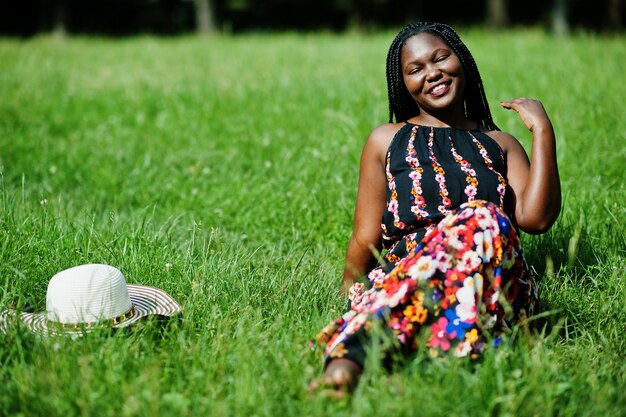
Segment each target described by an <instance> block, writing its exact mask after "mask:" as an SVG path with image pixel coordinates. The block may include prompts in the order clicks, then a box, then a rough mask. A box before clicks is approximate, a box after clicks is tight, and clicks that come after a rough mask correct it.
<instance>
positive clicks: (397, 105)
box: [387, 22, 500, 130]
mask: <svg viewBox="0 0 626 417" xmlns="http://www.w3.org/2000/svg"><path fill="white" fill-rule="evenodd" d="M423 32H427V33H431V34H433V35H436V36H438V37H440V38H441V39H443V40H444V41H445V42H446V43H447V44H448V45H449V46H450V48H452V50H453V51H454V53H455V54H456V55H457V56H458V57H459V60H460V61H461V66H462V68H463V73H464V74H465V90H464V91H463V103H464V105H465V115H466V116H467V117H468V118H469V119H471V120H474V121H476V122H479V123H480V124H481V125H482V126H483V127H484V128H485V129H489V130H500V129H499V128H498V126H496V124H495V123H494V121H493V119H492V117H491V112H490V111H489V104H488V103H487V98H486V97H485V90H484V88H483V81H482V79H481V78H480V73H479V72H478V67H477V66H476V61H474V57H473V56H472V54H471V53H470V51H469V49H467V46H465V44H464V43H463V41H461V38H459V35H458V34H457V33H456V32H455V31H454V29H452V28H451V27H450V26H448V25H445V24H443V23H431V22H421V23H411V24H409V25H407V26H406V27H404V29H402V30H401V31H400V32H399V33H398V34H397V35H396V38H395V39H394V40H393V42H392V43H391V46H390V47H389V53H388V54H387V94H388V99H389V123H393V118H394V116H395V119H396V121H397V122H404V121H406V120H408V119H410V118H411V117H413V116H416V115H418V114H419V112H420V110H419V107H418V106H417V104H416V103H415V100H414V99H413V97H411V95H410V94H409V91H408V90H407V89H406V86H405V85H404V80H403V78H402V67H401V62H400V60H401V52H402V47H403V46H404V44H405V43H406V41H407V39H409V38H410V37H412V36H414V35H417V34H418V33H423Z"/></svg>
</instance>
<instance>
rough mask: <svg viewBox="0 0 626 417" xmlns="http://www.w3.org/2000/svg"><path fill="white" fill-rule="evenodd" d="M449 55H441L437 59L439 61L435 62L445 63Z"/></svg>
mask: <svg viewBox="0 0 626 417" xmlns="http://www.w3.org/2000/svg"><path fill="white" fill-rule="evenodd" d="M448 56H449V55H441V56H440V57H437V59H436V60H435V61H436V62H441V61H444V60H445V59H446V58H448Z"/></svg>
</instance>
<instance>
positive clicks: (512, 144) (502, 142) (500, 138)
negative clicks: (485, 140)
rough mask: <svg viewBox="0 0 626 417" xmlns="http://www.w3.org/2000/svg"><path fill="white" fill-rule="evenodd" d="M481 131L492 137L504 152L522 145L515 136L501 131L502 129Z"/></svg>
mask: <svg viewBox="0 0 626 417" xmlns="http://www.w3.org/2000/svg"><path fill="white" fill-rule="evenodd" d="M481 132H482V133H484V134H485V135H486V136H488V137H489V138H491V139H493V141H494V142H496V143H497V144H498V145H499V146H500V148H502V150H503V151H504V153H508V152H509V151H511V150H512V149H518V148H519V147H521V146H522V145H521V144H520V143H519V141H518V140H517V139H516V138H515V136H513V135H511V134H509V133H507V132H503V131H502V130H481Z"/></svg>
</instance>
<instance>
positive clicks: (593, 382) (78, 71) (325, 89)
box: [0, 29, 626, 416]
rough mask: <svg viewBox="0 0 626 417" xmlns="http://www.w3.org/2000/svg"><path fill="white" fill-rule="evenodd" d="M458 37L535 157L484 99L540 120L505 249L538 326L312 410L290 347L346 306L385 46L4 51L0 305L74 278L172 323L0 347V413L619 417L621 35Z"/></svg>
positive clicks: (149, 40)
mask: <svg viewBox="0 0 626 417" xmlns="http://www.w3.org/2000/svg"><path fill="white" fill-rule="evenodd" d="M461 35H462V36H463V38H464V39H465V40H466V43H467V44H468V46H469V47H470V50H471V51H472V52H473V54H474V56H475V58H476V60H477V63H478V66H479V68H480V70H481V74H482V78H483V80H484V83H485V88H486V91H487V96H488V99H489V101H490V104H491V108H492V112H493V114H494V118H495V120H496V123H497V124H498V125H499V126H500V127H501V128H502V129H503V130H505V131H508V132H510V133H511V134H513V135H515V136H516V137H517V138H519V139H520V141H521V142H522V143H523V144H524V146H525V148H526V149H527V150H530V144H531V142H530V136H529V133H528V132H527V131H526V129H525V127H524V125H523V124H522V123H521V122H520V121H519V119H518V118H517V116H516V115H515V114H514V113H513V112H507V111H505V110H503V109H500V108H499V106H498V101H499V100H501V99H507V98H513V97H516V96H527V97H536V98H540V99H541V100H542V102H543V103H544V105H545V107H546V109H547V110H548V112H549V114H550V116H551V118H552V121H553V123H554V125H555V130H556V135H557V146H558V159H559V164H560V172H561V179H562V186H563V197H564V198H563V209H562V212H561V216H560V218H559V220H558V221H557V223H556V224H555V225H554V226H553V228H552V230H551V231H550V232H548V233H547V234H545V235H541V236H530V235H524V236H522V238H523V244H524V248H525V253H526V256H527V259H528V261H529V263H530V264H531V267H532V270H533V272H534V274H535V276H536V277H537V278H538V280H539V285H540V290H541V294H542V307H543V309H544V310H545V312H546V317H545V321H546V323H547V327H546V329H545V330H544V331H543V333H541V334H536V335H532V336H529V335H526V334H523V332H519V334H517V336H516V337H514V338H513V339H512V340H509V341H507V343H505V344H503V345H502V346H501V347H500V348H498V349H495V350H490V351H488V352H487V353H486V354H485V355H484V357H483V358H482V360H481V361H480V362H479V363H476V364H468V363H466V362H464V361H460V360H454V359H451V360H447V361H444V362H438V361H432V360H428V358H427V357H426V356H425V355H419V356H418V357H417V358H416V359H415V360H414V361H413V362H411V363H410V364H409V365H408V366H407V367H406V368H405V369H403V370H401V371H397V372H392V373H387V372H385V371H384V370H383V369H382V368H381V366H380V365H379V364H378V363H377V362H376V361H375V360H373V359H372V360H371V362H370V363H368V367H367V368H366V372H365V374H364V377H363V379H362V383H361V384H360V385H359V387H358V389H357V390H356V392H355V393H354V395H353V396H352V398H350V399H348V400H343V401H328V400H326V399H325V398H323V397H322V396H320V395H314V394H313V395H311V394H309V393H307V389H306V387H307V384H308V382H309V381H310V380H311V379H313V378H315V377H316V376H318V375H320V373H321V366H322V362H321V352H319V351H312V350H311V349H310V348H309V347H308V346H307V340H308V339H309V338H311V337H312V336H313V335H314V334H315V333H316V332H317V331H318V330H319V329H320V328H321V327H323V326H324V325H325V324H327V323H328V322H329V321H330V320H331V319H333V318H335V317H336V316H338V315H340V314H341V312H342V311H343V309H344V308H345V304H346V303H345V301H344V300H343V299H341V298H340V297H339V296H338V288H339V284H340V280H341V271H342V269H343V256H344V251H345V245H346V242H347V239H348V237H349V234H350V231H351V223H352V212H353V208H354V199H355V195H356V186H357V173H358V162H359V156H360V150H361V148H362V146H363V144H364V141H365V138H366V137H367V135H368V133H369V131H370V130H371V129H372V128H373V127H375V126H376V125H378V124H380V123H384V122H386V120H387V103H386V86H385V76H384V60H385V56H386V53H387V48H388V45H389V43H390V42H391V39H392V38H393V36H394V33H391V32H388V33H375V34H358V33H352V34H348V35H334V34H307V35H305V34H255V35H252V34H250V35H241V36H236V37H229V36H223V37H222V36H218V37H215V38H211V39H196V38H193V37H180V38H154V37H136V38H131V39H123V40H110V39H100V38H69V39H65V40H63V41H60V40H58V39H54V38H49V37H41V38H36V39H32V40H27V41H17V40H10V39H2V40H0V277H1V278H0V310H3V309H6V308H9V307H17V308H20V309H21V308H25V309H34V310H36V311H42V310H44V309H45V296H46V287H47V283H48V280H49V279H50V278H51V277H52V276H53V275H54V274H55V273H56V272H58V271H60V270H62V269H65V268H69V267H71V266H74V265H78V264H81V263H108V264H111V265H114V266H116V267H118V268H120V269H121V270H122V271H123V273H124V274H125V276H126V279H127V281H128V282H129V283H140V284H146V285H153V286H158V287H161V288H163V289H165V290H166V291H168V292H169V293H170V294H172V295H173V296H174V297H175V298H176V299H177V300H178V301H179V302H180V303H181V305H182V306H183V309H184V314H183V316H182V318H181V319H180V320H177V321H173V322H172V323H170V324H169V326H167V327H165V328H162V327H160V326H158V325H157V323H154V322H147V323H145V324H142V325H140V326H138V327H137V328H136V329H135V330H134V331H125V332H111V331H107V330H100V331H96V332H93V333H90V334H88V335H86V336H85V337H83V338H80V339H77V340H75V339H71V338H64V337H60V338H51V339H42V338H38V337H35V336H33V335H31V334H29V333H28V332H26V331H24V330H23V329H20V328H17V329H15V331H12V332H11V333H10V334H7V335H4V334H0V387H2V388H0V415H7V416H8V415H16V416H72V415H84V416H154V415H163V416H186V415H194V416H283V415H284V416H322V415H324V416H326V415H332V416H383V415H390V416H442V415H450V416H494V415H502V416H535V415H537V416H553V415H560V416H570V415H572V416H574V415H575V416H618V415H626V411H625V410H626V336H625V334H626V306H625V300H626V282H625V278H626V274H625V265H626V262H625V258H626V226H625V225H626V189H625V187H624V180H625V177H626V175H625V173H624V172H625V169H624V167H625V165H626V146H625V145H626V143H625V142H626V119H625V118H624V115H625V114H626V101H625V100H624V97H625V96H626V75H624V62H626V42H625V40H626V39H625V38H624V36H616V37H613V38H603V37H596V36H589V35H584V34H578V35H575V36H573V37H571V38H566V39H555V38H551V37H549V36H547V35H545V34H543V33H542V32H540V31H537V30H516V31H513V32H506V33H499V34H497V35H495V34H492V33H489V32H485V31H482V30H478V29H467V30H462V31H461ZM372 358H373V357H372Z"/></svg>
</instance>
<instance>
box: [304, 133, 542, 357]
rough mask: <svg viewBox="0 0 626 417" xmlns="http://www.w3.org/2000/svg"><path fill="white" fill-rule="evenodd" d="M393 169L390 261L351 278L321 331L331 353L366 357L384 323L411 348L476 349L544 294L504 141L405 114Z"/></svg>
mask: <svg viewBox="0 0 626 417" xmlns="http://www.w3.org/2000/svg"><path fill="white" fill-rule="evenodd" d="M385 170H386V176H387V208H386V210H385V212H384V214H383V218H382V229H383V247H384V249H385V251H386V252H385V254H384V260H385V264H384V265H381V266H379V267H377V268H375V269H373V270H372V271H370V272H369V274H368V275H367V278H368V279H367V280H365V282H357V283H355V284H354V285H353V286H352V287H351V288H350V291H349V298H350V301H351V303H350V309H349V310H348V311H347V312H346V313H345V314H344V315H343V316H342V317H340V318H338V319H336V320H334V321H333V322H332V323H330V324H329V325H328V326H326V327H325V328H324V329H323V330H322V331H321V332H320V333H319V334H318V335H317V337H316V339H317V341H318V342H319V343H320V344H321V345H323V346H325V354H326V356H325V360H326V363H328V362H329V361H330V360H332V359H334V358H347V359H351V360H353V361H355V362H357V363H359V364H360V365H363V362H364V359H365V350H366V346H365V345H366V343H367V341H368V340H370V339H371V337H369V336H370V333H371V331H372V329H373V328H374V327H375V326H379V325H382V327H383V329H384V330H385V331H386V333H387V334H391V336H392V339H393V341H395V345H396V347H397V348H399V350H400V351H402V352H404V353H410V352H414V351H415V350H416V349H418V347H419V346H422V347H423V348H425V349H428V350H429V352H430V353H431V354H432V355H433V356H443V355H446V354H449V353H451V354H453V355H454V356H458V357H465V356H469V357H476V356H478V355H479V354H480V353H481V352H482V351H483V350H484V348H485V347H486V346H488V345H489V343H492V344H495V345H497V344H498V343H499V342H500V340H501V339H500V336H501V335H502V333H503V332H506V331H507V330H509V329H510V326H511V325H512V324H513V323H514V322H516V321H518V320H521V319H524V318H527V317H530V316H531V315H532V314H533V313H534V312H536V311H535V310H536V306H537V301H538V297H537V291H536V286H535V283H534V281H533V279H532V277H531V276H530V274H529V272H528V268H527V265H526V263H525V261H524V259H523V257H522V249H521V247H520V243H519V240H518V236H517V231H516V228H515V227H514V225H513V224H512V223H511V220H510V219H509V216H508V215H507V214H506V213H505V211H504V208H505V201H507V198H506V197H507V195H506V193H507V183H506V179H505V173H506V162H505V159H504V154H503V152H502V149H501V148H500V147H499V145H498V144H497V143H496V142H495V141H494V140H493V139H491V138H490V137H489V136H487V135H486V134H484V133H482V132H481V131H479V130H474V131H472V130H459V129H453V128H442V127H429V126H417V125H413V124H410V123H407V124H406V125H405V126H403V127H402V128H401V129H400V130H399V131H398V133H397V134H396V135H395V137H394V138H393V140H392V142H391V144H390V145H389V149H388V152H387V161H386V166H385ZM394 351H396V350H395V349H394Z"/></svg>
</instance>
